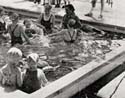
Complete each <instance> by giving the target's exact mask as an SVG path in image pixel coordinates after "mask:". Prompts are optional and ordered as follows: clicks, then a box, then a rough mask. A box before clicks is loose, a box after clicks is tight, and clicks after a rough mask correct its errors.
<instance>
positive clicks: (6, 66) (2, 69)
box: [0, 64, 9, 73]
mask: <svg viewBox="0 0 125 98" xmlns="http://www.w3.org/2000/svg"><path fill="white" fill-rule="evenodd" d="M8 69H9V66H8V65H7V64H6V65H4V66H3V67H1V68H0V73H1V72H4V73H6V72H8Z"/></svg>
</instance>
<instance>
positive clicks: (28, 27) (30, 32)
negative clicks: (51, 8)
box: [23, 19, 36, 38]
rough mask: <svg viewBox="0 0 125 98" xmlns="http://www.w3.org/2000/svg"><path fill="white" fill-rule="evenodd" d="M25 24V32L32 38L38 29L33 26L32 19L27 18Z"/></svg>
mask: <svg viewBox="0 0 125 98" xmlns="http://www.w3.org/2000/svg"><path fill="white" fill-rule="evenodd" d="M23 24H24V26H25V34H26V35H27V36H28V37H29V38H30V37H33V34H36V31H35V30H34V29H32V28H31V25H32V23H31V21H30V20H28V19H26V20H24V22H23Z"/></svg>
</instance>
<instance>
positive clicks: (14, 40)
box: [11, 25, 23, 46]
mask: <svg viewBox="0 0 125 98" xmlns="http://www.w3.org/2000/svg"><path fill="white" fill-rule="evenodd" d="M17 27H18V25H16V26H15V28H14V29H13V31H11V46H14V45H15V44H23V40H22V37H21V34H20V36H19V37H16V36H15V35H14V32H15V30H16V28H17Z"/></svg>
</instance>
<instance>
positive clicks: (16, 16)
mask: <svg viewBox="0 0 125 98" xmlns="http://www.w3.org/2000/svg"><path fill="white" fill-rule="evenodd" d="M10 20H11V21H12V22H14V21H18V20H19V15H18V14H17V13H12V14H11V15H10Z"/></svg>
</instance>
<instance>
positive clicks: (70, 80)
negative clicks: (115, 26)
mask: <svg viewBox="0 0 125 98" xmlns="http://www.w3.org/2000/svg"><path fill="white" fill-rule="evenodd" d="M116 51H117V52H116ZM112 52H113V54H112V53H109V54H107V59H106V60H104V61H102V62H100V63H98V62H95V61H92V62H90V63H88V64H86V65H85V66H83V67H81V68H79V69H77V70H75V71H73V72H71V73H69V74H67V75H65V76H64V77H62V78H60V79H58V80H56V81H54V82H53V83H51V84H49V85H48V86H46V87H44V88H42V89H40V90H38V91H37V92H34V93H33V94H31V95H29V97H30V98H33V97H38V98H39V97H41V96H42V97H43V98H69V97H70V96H72V95H74V94H76V93H77V92H79V91H81V90H82V89H84V88H86V87H87V86H88V85H90V84H92V83H93V82H95V81H96V80H97V79H99V78H101V77H102V76H104V75H105V74H107V73H108V72H110V71H111V70H113V69H115V68H116V67H118V66H119V65H120V64H122V63H123V62H124V57H125V51H124V49H123V47H120V48H118V49H116V50H115V51H112ZM114 53H116V54H114Z"/></svg>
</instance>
